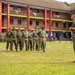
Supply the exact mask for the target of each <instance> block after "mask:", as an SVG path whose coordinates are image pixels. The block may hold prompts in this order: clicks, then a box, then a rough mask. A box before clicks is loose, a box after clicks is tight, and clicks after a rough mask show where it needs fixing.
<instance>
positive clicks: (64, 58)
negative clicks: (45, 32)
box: [0, 42, 75, 75]
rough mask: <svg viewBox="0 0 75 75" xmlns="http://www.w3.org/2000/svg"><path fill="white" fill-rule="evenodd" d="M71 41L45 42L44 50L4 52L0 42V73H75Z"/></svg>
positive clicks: (74, 56) (12, 74) (21, 74)
mask: <svg viewBox="0 0 75 75" xmlns="http://www.w3.org/2000/svg"><path fill="white" fill-rule="evenodd" d="M72 46H73V45H72V43H55V42H47V46H46V52H45V53H43V52H42V51H39V52H37V51H28V52H26V51H25V50H23V52H20V51H19V52H16V51H15V50H14V51H13V52H10V51H8V52H6V50H5V43H0V75H75V63H73V61H75V55H74V51H73V48H72Z"/></svg>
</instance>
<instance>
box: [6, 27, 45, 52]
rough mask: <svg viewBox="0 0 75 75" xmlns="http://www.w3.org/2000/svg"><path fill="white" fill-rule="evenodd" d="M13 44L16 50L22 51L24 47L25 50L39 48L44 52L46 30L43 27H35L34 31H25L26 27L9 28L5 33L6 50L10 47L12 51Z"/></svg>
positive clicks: (37, 49)
mask: <svg viewBox="0 0 75 75" xmlns="http://www.w3.org/2000/svg"><path fill="white" fill-rule="evenodd" d="M13 45H14V47H15V50H16V52H18V50H20V51H23V50H24V48H25V50H26V51H28V50H30V51H32V50H36V51H39V50H40V49H42V50H43V52H45V47H46V31H45V30H44V27H41V28H40V29H38V28H36V27H35V30H34V31H31V30H30V29H29V31H27V29H26V27H25V28H24V30H23V31H21V30H20V28H19V29H18V30H16V29H15V27H13V28H12V29H11V28H9V32H7V33H6V50H7V51H8V49H9V47H10V51H13Z"/></svg>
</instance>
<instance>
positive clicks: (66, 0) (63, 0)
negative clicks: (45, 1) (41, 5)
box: [57, 0, 75, 3]
mask: <svg viewBox="0 0 75 75" xmlns="http://www.w3.org/2000/svg"><path fill="white" fill-rule="evenodd" d="M57 1H61V2H68V3H75V0H57Z"/></svg>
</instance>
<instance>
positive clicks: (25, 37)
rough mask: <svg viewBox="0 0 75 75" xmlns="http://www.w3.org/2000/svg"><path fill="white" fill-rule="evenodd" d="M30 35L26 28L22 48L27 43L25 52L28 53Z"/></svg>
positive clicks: (23, 32) (23, 33)
mask: <svg viewBox="0 0 75 75" xmlns="http://www.w3.org/2000/svg"><path fill="white" fill-rule="evenodd" d="M28 35H29V32H28V31H27V29H26V27H25V28H24V31H22V39H23V42H22V47H23V48H24V43H25V50H26V51H27V50H28Z"/></svg>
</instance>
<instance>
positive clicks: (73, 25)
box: [69, 13, 75, 53]
mask: <svg viewBox="0 0 75 75" xmlns="http://www.w3.org/2000/svg"><path fill="white" fill-rule="evenodd" d="M71 19H72V20H73V24H72V27H70V28H69V29H70V30H71V31H72V38H73V49H74V53H75V13H74V14H72V16H71Z"/></svg>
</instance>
